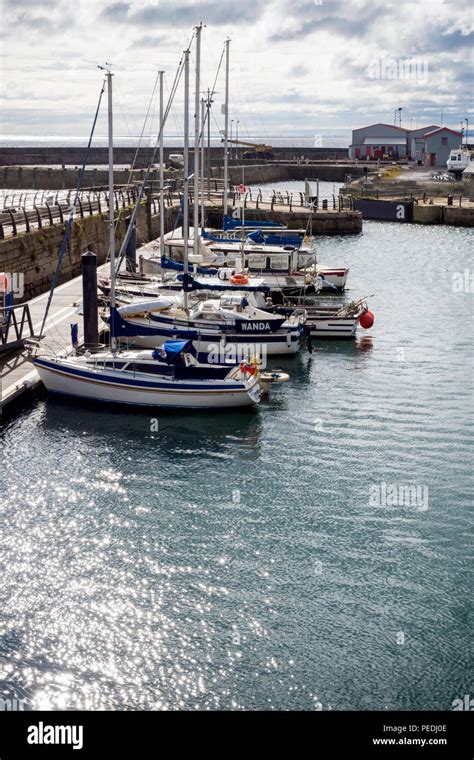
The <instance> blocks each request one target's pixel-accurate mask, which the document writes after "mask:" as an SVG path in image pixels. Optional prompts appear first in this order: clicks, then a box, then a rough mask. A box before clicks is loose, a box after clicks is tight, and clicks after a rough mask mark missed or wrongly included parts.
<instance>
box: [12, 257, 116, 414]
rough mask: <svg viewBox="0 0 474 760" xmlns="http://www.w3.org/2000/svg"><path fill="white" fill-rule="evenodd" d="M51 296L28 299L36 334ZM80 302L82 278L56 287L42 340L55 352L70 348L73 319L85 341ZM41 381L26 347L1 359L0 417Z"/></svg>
mask: <svg viewBox="0 0 474 760" xmlns="http://www.w3.org/2000/svg"><path fill="white" fill-rule="evenodd" d="M109 268H110V266H109V264H104V265H102V266H101V267H99V268H98V271H99V272H102V273H104V274H105V273H106V272H108V271H109ZM48 296H49V293H43V294H42V295H40V296H37V297H36V298H33V299H31V300H30V301H28V305H29V309H30V314H31V317H32V321H33V332H34V334H35V335H38V334H39V332H40V329H41V324H42V321H43V316H44V311H45V308H46V303H47V301H48ZM81 301H82V277H75V278H74V279H73V280H70V281H69V282H66V283H65V284H64V285H60V286H59V287H57V288H56V290H55V291H54V296H53V301H52V305H51V309H50V312H49V315H48V319H47V321H46V325H45V329H44V332H43V335H44V336H45V337H44V338H43V340H42V342H41V345H42V346H51V348H52V349H53V350H54V351H55V352H60V351H67V350H69V349H70V348H71V337H70V336H71V328H70V325H71V323H74V322H77V323H78V325H79V342H81V341H82V317H81V316H79V315H78V313H77V311H78V307H79V305H80V303H81ZM39 382H40V379H39V375H38V373H37V372H36V370H35V369H34V367H33V365H32V363H31V361H30V358H29V353H28V351H27V350H26V349H25V350H23V351H21V352H20V353H12V354H9V355H7V356H5V357H4V358H2V360H1V361H0V416H1V415H2V413H3V412H4V410H6V408H7V407H8V406H9V405H11V404H12V403H13V402H14V401H16V400H18V399H19V398H20V397H24V396H25V395H26V394H28V393H31V391H32V390H33V389H34V388H36V387H37V386H38V385H39Z"/></svg>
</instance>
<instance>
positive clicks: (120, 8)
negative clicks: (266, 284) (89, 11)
mask: <svg viewBox="0 0 474 760" xmlns="http://www.w3.org/2000/svg"><path fill="white" fill-rule="evenodd" d="M129 10H130V5H129V3H120V2H119V3H112V5H107V6H106V7H105V8H103V9H102V11H101V14H100V15H101V16H102V18H105V19H109V21H125V19H126V17H127V14H128V11H129Z"/></svg>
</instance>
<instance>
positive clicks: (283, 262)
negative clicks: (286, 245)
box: [270, 256, 289, 269]
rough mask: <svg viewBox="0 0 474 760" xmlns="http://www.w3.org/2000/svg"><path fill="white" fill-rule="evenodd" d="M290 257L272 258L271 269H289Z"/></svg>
mask: <svg viewBox="0 0 474 760" xmlns="http://www.w3.org/2000/svg"><path fill="white" fill-rule="evenodd" d="M288 264H289V262H288V256H270V269H288Z"/></svg>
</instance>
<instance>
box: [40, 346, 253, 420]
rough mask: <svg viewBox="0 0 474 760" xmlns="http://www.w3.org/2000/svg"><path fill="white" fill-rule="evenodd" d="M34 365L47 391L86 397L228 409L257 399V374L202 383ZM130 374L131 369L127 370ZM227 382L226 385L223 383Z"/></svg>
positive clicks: (47, 362)
mask: <svg viewBox="0 0 474 760" xmlns="http://www.w3.org/2000/svg"><path fill="white" fill-rule="evenodd" d="M34 365H35V368H36V370H37V371H38V374H39V376H40V378H41V380H42V382H43V384H44V386H45V387H46V389H47V390H48V392H50V393H55V394H60V395H62V396H71V397H74V398H78V399H83V400H87V401H100V402H105V403H113V404H122V405H129V406H130V405H131V406H135V407H150V408H168V409H216V408H222V409H228V408H233V407H245V406H253V405H254V404H257V403H258V402H259V401H260V396H261V388H260V385H259V381H258V378H254V379H252V380H251V381H250V382H249V383H247V384H244V383H243V382H235V383H225V384H224V383H223V382H222V383H209V387H207V388H206V383H196V382H189V383H186V382H180V383H173V382H170V381H166V379H164V382H163V383H161V384H159V383H156V382H153V383H152V382H148V383H147V381H143V382H141V381H136V380H133V379H131V378H125V377H123V374H124V373H114V375H111V374H110V373H105V372H99V371H84V370H82V369H77V368H71V367H68V366H67V365H65V364H62V363H61V362H60V361H55V360H49V359H44V358H42V357H39V358H37V359H35V362H34ZM129 374H131V373H129ZM226 385H227V387H226Z"/></svg>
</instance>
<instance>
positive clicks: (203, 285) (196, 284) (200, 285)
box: [176, 272, 271, 293]
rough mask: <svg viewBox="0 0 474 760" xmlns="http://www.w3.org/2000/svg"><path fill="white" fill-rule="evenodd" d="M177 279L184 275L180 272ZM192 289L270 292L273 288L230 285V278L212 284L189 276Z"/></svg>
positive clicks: (189, 287) (189, 288)
mask: <svg viewBox="0 0 474 760" xmlns="http://www.w3.org/2000/svg"><path fill="white" fill-rule="evenodd" d="M208 274H210V272H208ZM176 279H177V280H180V281H181V280H182V279H183V275H180V274H178V275H177V277H176ZM190 290H225V291H226V292H228V291H229V292H233V293H236V292H240V291H245V292H248V293H268V292H269V291H270V290H271V288H270V286H269V285H232V284H230V285H229V280H223V281H222V285H219V284H218V283H215V284H214V285H211V284H210V283H207V282H206V281H205V280H194V279H193V278H192V277H189V280H188V291H190Z"/></svg>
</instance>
